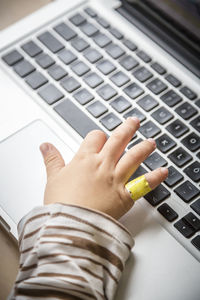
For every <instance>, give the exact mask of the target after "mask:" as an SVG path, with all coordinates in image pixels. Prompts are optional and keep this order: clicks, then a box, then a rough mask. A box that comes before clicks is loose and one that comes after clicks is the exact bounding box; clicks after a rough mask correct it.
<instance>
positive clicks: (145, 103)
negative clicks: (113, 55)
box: [137, 95, 158, 111]
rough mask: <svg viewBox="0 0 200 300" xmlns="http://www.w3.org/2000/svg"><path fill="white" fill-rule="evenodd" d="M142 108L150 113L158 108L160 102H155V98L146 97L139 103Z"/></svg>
mask: <svg viewBox="0 0 200 300" xmlns="http://www.w3.org/2000/svg"><path fill="white" fill-rule="evenodd" d="M137 103H138V104H139V106H140V107H142V108H143V109H144V110H145V111H150V110H152V109H153V108H154V107H156V106H158V101H157V100H155V99H154V98H153V97H151V96H150V95H146V96H144V97H142V98H141V99H140V100H138V102H137Z"/></svg>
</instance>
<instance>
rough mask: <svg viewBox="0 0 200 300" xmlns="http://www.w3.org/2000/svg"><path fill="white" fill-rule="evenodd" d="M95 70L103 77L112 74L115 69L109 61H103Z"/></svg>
mask: <svg viewBox="0 0 200 300" xmlns="http://www.w3.org/2000/svg"><path fill="white" fill-rule="evenodd" d="M97 69H99V71H101V72H102V73H103V74H104V75H108V74H110V73H111V72H113V71H114V70H115V69H116V67H115V66H114V65H113V64H112V63H111V62H110V61H109V60H106V59H105V60H103V61H101V62H100V63H99V64H98V65H97Z"/></svg>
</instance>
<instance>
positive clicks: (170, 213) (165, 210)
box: [158, 203, 178, 222]
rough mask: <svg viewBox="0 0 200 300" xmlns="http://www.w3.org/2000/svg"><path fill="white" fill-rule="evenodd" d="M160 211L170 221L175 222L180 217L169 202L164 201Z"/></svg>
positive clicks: (159, 208)
mask: <svg viewBox="0 0 200 300" xmlns="http://www.w3.org/2000/svg"><path fill="white" fill-rule="evenodd" d="M158 211H159V213H161V215H162V216H163V217H164V218H165V219H166V220H167V221H169V222H173V221H174V220H175V219H177V218H178V214H177V213H176V212H175V210H173V209H172V208H171V207H170V206H169V205H168V204H167V203H163V204H162V205H161V206H159V207H158Z"/></svg>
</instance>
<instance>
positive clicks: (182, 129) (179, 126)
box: [166, 120, 189, 138]
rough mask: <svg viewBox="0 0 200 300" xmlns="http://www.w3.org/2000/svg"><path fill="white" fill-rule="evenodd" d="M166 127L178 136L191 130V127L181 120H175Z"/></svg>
mask: <svg viewBox="0 0 200 300" xmlns="http://www.w3.org/2000/svg"><path fill="white" fill-rule="evenodd" d="M166 129H167V130H168V131H169V132H170V133H171V134H172V135H173V136H174V137H176V138H178V137H180V136H182V135H183V134H184V133H186V132H188V130H189V128H188V127H187V126H186V125H185V124H183V123H182V122H181V121H180V120H175V121H173V122H172V123H170V124H169V125H168V126H167V127H166Z"/></svg>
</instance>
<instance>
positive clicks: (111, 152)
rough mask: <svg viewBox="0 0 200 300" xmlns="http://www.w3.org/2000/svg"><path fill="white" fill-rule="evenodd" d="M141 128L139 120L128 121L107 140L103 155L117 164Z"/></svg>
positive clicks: (130, 119) (102, 151)
mask: <svg viewBox="0 0 200 300" xmlns="http://www.w3.org/2000/svg"><path fill="white" fill-rule="evenodd" d="M139 126H140V121H139V119H138V118H135V117H132V118H128V119H126V120H125V121H124V122H123V123H122V124H121V125H120V126H118V127H117V129H115V131H114V132H113V134H112V135H111V136H110V138H109V139H108V140H107V142H106V143H105V145H104V146H103V148H102V150H101V155H102V156H103V157H105V158H106V159H108V160H109V161H110V162H111V161H112V162H113V163H114V164H116V163H117V161H118V160H119V158H120V156H121V155H122V153H123V152H124V150H125V148H126V146H127V144H128V142H129V141H130V140H131V138H132V137H133V135H134V134H135V132H136V130H137V129H138V128H139Z"/></svg>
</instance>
